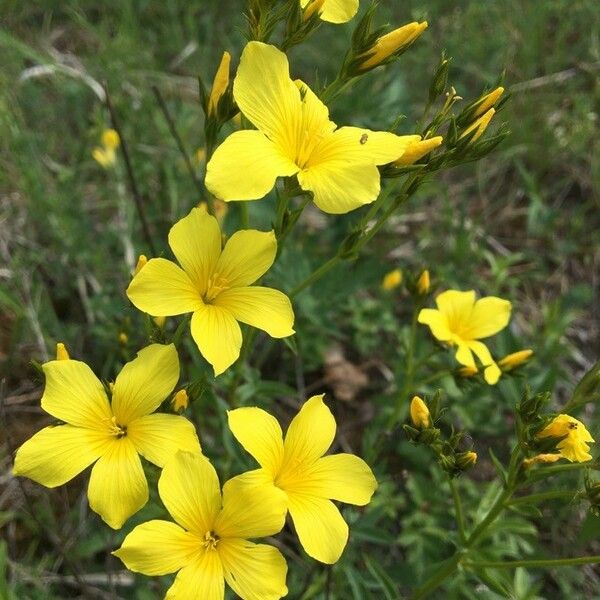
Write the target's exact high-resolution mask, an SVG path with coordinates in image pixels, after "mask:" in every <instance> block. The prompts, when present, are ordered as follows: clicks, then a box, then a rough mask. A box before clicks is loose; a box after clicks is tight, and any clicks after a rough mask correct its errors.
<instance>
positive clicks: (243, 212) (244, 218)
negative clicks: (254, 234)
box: [238, 201, 250, 229]
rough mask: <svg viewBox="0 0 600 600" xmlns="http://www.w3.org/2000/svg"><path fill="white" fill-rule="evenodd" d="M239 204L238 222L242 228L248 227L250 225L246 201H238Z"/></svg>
mask: <svg viewBox="0 0 600 600" xmlns="http://www.w3.org/2000/svg"><path fill="white" fill-rule="evenodd" d="M238 204H239V205H240V224H241V226H242V229H248V228H249V227H250V215H249V212H248V203H247V202H243V201H242V202H238Z"/></svg>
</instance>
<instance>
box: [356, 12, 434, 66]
mask: <svg viewBox="0 0 600 600" xmlns="http://www.w3.org/2000/svg"><path fill="white" fill-rule="evenodd" d="M427 27H428V23H427V21H423V22H422V23H417V22H416V21H413V22H412V23H408V24H407V25H403V26H402V27H398V29H394V31H390V32H389V33H386V34H385V35H382V36H381V37H380V38H377V40H376V41H375V44H374V45H373V47H372V48H370V49H369V51H368V52H367V53H366V55H371V56H369V57H368V58H367V59H366V60H365V61H364V62H363V63H362V65H361V66H360V69H361V71H365V70H367V69H372V68H373V67H376V66H377V65H379V64H381V63H382V62H383V61H384V60H386V59H387V58H389V57H390V56H392V54H395V53H396V52H399V51H400V50H402V49H403V48H406V46H408V45H409V44H412V43H413V42H414V41H415V40H416V39H417V38H418V37H419V36H420V35H421V34H422V33H423V32H424V31H425V30H426V29H427Z"/></svg>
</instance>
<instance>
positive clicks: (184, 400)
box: [171, 390, 190, 413]
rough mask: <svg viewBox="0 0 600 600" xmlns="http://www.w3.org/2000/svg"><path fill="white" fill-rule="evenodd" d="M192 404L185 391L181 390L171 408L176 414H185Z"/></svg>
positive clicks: (174, 398)
mask: <svg viewBox="0 0 600 600" xmlns="http://www.w3.org/2000/svg"><path fill="white" fill-rule="evenodd" d="M189 403H190V401H189V398H188V395H187V392H186V391H185V390H179V391H178V392H177V393H176V394H175V395H174V396H173V399H172V400H171V407H172V408H173V410H174V411H175V412H178V413H180V412H183V411H184V410H185V409H186V408H187V407H188V404H189Z"/></svg>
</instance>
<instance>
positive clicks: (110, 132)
mask: <svg viewBox="0 0 600 600" xmlns="http://www.w3.org/2000/svg"><path fill="white" fill-rule="evenodd" d="M100 142H101V143H102V145H103V146H104V147H105V148H106V149H107V150H116V149H117V148H118V147H119V146H120V145H121V138H120V137H119V134H118V133H117V132H116V131H115V130H114V129H105V130H104V131H103V132H102V136H101V138H100Z"/></svg>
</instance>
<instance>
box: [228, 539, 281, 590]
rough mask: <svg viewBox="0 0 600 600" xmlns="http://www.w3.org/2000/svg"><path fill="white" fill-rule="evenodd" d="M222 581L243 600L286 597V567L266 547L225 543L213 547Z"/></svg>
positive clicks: (277, 554)
mask: <svg viewBox="0 0 600 600" xmlns="http://www.w3.org/2000/svg"><path fill="white" fill-rule="evenodd" d="M217 550H218V553H219V556H220V558H221V563H222V565H223V571H224V575H225V581H227V583H228V584H229V586H230V587H231V589H232V590H233V591H234V592H235V593H236V594H237V595H238V596H239V597H240V598H243V599H244V600H278V599H279V598H281V597H283V596H285V595H286V594H287V591H288V590H287V587H286V585H285V578H286V575H287V564H286V562H285V558H283V556H282V554H281V552H279V550H277V549H276V548H273V546H268V545H267V544H253V543H252V542H248V541H247V540H240V539H225V540H221V541H220V542H219V545H218V547H217Z"/></svg>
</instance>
